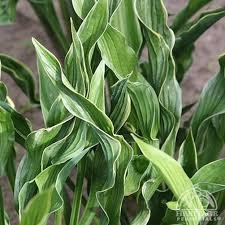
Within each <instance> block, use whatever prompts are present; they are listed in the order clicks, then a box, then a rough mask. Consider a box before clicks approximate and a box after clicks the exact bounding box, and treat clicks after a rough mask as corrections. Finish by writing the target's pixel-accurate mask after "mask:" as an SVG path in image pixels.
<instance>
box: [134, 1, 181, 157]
mask: <svg viewBox="0 0 225 225" xmlns="http://www.w3.org/2000/svg"><path fill="white" fill-rule="evenodd" d="M135 3H136V11H137V15H138V18H139V19H140V21H141V23H142V24H143V26H144V29H145V33H144V34H145V39H146V42H147V46H148V52H149V66H150V72H149V75H148V77H147V79H148V81H149V82H150V84H151V85H152V86H153V88H154V90H155V92H156V94H157V95H158V96H159V102H160V107H161V126H160V135H161V137H162V140H161V142H162V144H163V148H162V149H163V150H165V151H171V152H167V153H168V154H170V155H173V153H174V149H175V142H174V141H175V139H176V135H177V131H178V127H179V122H180V116H181V109H182V104H181V91H180V87H179V85H178V83H177V80H176V77H175V64H174V60H173V56H172V48H173V44H174V34H173V32H172V30H171V29H170V28H169V27H168V25H167V16H166V11H165V7H164V5H163V1H152V3H151V4H149V2H148V1H147V0H141V1H136V2H135ZM153 9H157V14H156V13H154V12H155V11H154V10H153ZM149 12H150V13H149Z"/></svg>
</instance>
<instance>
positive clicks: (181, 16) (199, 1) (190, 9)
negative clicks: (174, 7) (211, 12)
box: [172, 0, 212, 32]
mask: <svg viewBox="0 0 225 225" xmlns="http://www.w3.org/2000/svg"><path fill="white" fill-rule="evenodd" d="M211 1H212V0H189V1H188V3H187V5H186V6H185V8H184V9H182V10H181V11H180V12H179V13H178V14H177V15H176V17H175V19H174V21H173V25H172V29H173V30H174V31H175V32H177V31H178V30H179V29H180V28H181V27H182V26H183V25H184V24H185V23H186V22H187V21H188V20H189V19H190V18H191V17H192V16H193V15H194V14H195V13H196V12H197V11H198V10H199V9H201V8H202V7H203V6H204V5H206V4H208V3H209V2H211Z"/></svg>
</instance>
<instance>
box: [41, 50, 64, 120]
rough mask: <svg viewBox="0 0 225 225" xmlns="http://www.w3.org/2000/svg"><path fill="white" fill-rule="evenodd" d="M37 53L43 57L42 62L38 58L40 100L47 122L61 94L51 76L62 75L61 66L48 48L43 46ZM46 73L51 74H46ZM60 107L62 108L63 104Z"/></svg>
mask: <svg viewBox="0 0 225 225" xmlns="http://www.w3.org/2000/svg"><path fill="white" fill-rule="evenodd" d="M37 54H38V59H40V58H41V60H42V61H41V62H40V61H39V60H38V71H39V77H40V78H39V79H40V101H41V109H42V113H43V117H44V121H45V123H47V119H48V114H49V111H50V109H51V107H52V105H53V103H54V102H55V100H56V99H57V98H58V96H59V89H58V88H57V87H56V86H55V85H54V83H53V82H52V80H51V79H50V78H49V77H50V76H54V75H55V74H59V75H60V74H61V67H60V66H59V64H58V61H57V59H56V58H55V56H54V55H53V54H52V53H51V52H49V51H48V50H45V49H44V48H41V46H40V49H39V51H38V52H37ZM46 74H49V75H48V76H46ZM49 90H51V92H49ZM56 107H57V106H56ZM59 107H60V108H61V107H62V106H59Z"/></svg>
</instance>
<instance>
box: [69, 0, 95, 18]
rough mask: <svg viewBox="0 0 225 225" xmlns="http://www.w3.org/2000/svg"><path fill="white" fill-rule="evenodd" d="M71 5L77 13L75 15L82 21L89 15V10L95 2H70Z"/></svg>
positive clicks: (83, 0) (73, 0) (77, 0)
mask: <svg viewBox="0 0 225 225" xmlns="http://www.w3.org/2000/svg"><path fill="white" fill-rule="evenodd" d="M72 3H73V8H74V10H75V12H76V13H77V15H78V16H79V17H80V18H82V19H84V18H85V17H86V16H87V14H88V13H89V11H90V10H91V8H92V7H93V6H94V4H95V0H90V1H85V0H72Z"/></svg>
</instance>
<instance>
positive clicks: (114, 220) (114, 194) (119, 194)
mask: <svg viewBox="0 0 225 225" xmlns="http://www.w3.org/2000/svg"><path fill="white" fill-rule="evenodd" d="M117 140H119V141H120V143H121V153H120V156H119V158H118V160H117V161H116V178H115V184H114V186H113V188H111V189H109V190H108V191H106V192H105V193H104V194H105V195H106V196H105V197H106V199H107V200H106V203H105V204H104V210H105V211H106V213H107V216H108V219H105V224H110V225H114V224H115V225H119V224H120V215H121V207H122V202H123V198H124V193H125V176H126V172H127V167H128V164H129V163H130V160H131V158H132V154H133V151H132V148H131V147H130V146H129V145H128V143H127V142H126V141H125V140H124V138H122V137H121V136H117ZM102 223H104V221H102Z"/></svg>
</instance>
